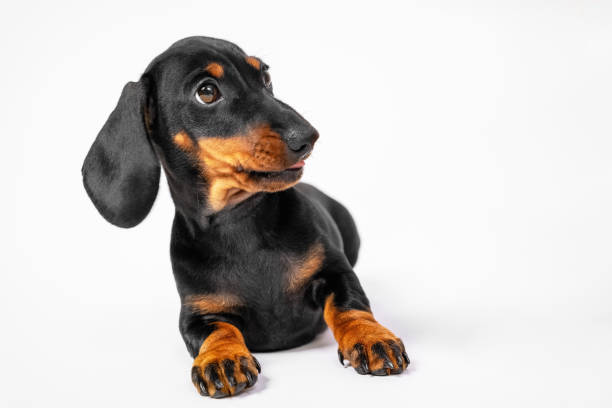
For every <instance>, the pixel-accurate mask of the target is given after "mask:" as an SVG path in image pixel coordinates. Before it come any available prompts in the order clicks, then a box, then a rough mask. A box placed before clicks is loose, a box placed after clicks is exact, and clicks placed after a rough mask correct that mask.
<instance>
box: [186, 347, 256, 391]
mask: <svg viewBox="0 0 612 408" xmlns="http://www.w3.org/2000/svg"><path fill="white" fill-rule="evenodd" d="M260 370H261V367H260V365H259V362H258V361H257V360H255V357H253V356H251V355H248V356H246V355H238V356H227V357H226V358H215V359H210V358H206V355H204V356H203V358H201V359H200V358H198V359H196V360H195V361H194V365H193V368H192V369H191V380H192V382H193V384H194V385H195V387H196V389H197V390H198V392H199V393H200V395H203V396H210V397H213V398H224V397H228V396H231V395H236V394H239V393H241V392H242V391H244V390H245V389H246V388H249V387H252V386H253V385H254V384H255V383H256V382H257V375H258V373H259V372H260Z"/></svg>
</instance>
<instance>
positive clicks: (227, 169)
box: [174, 125, 298, 211]
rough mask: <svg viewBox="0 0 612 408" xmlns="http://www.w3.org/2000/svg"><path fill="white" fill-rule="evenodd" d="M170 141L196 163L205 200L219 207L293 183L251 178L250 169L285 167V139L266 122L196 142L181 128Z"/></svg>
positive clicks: (213, 208)
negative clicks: (204, 185) (204, 184)
mask: <svg viewBox="0 0 612 408" xmlns="http://www.w3.org/2000/svg"><path fill="white" fill-rule="evenodd" d="M174 143H175V144H176V145H177V146H178V147H179V148H180V149H182V150H184V151H185V152H187V153H190V154H191V155H192V156H193V157H194V158H195V159H196V160H197V161H198V163H199V164H200V167H201V170H202V172H203V175H204V177H205V178H206V180H207V181H208V202H209V205H210V207H211V209H212V210H214V211H219V210H221V209H223V208H225V207H227V206H228V205H234V204H236V203H237V202H239V201H242V200H244V199H246V198H248V197H249V196H250V195H252V194H254V193H257V192H260V191H266V192H275V191H280V190H284V189H287V188H289V187H292V186H293V185H295V184H297V182H298V180H295V181H294V182H290V183H288V182H284V181H277V180H254V179H253V178H252V177H251V175H250V174H248V172H247V171H248V170H251V171H260V172H268V171H282V170H285V169H286V168H287V167H289V166H290V165H291V164H292V163H289V162H288V160H287V157H286V153H285V152H286V147H285V143H284V142H283V141H282V140H281V138H280V135H279V134H278V133H276V132H274V131H272V130H271V129H270V126H268V125H261V126H257V127H253V128H251V129H249V130H248V131H247V132H245V133H244V134H239V135H235V136H231V137H206V138H201V139H199V140H198V143H197V146H194V145H193V142H192V141H191V139H190V138H189V136H188V135H187V134H186V133H185V132H179V133H177V134H176V135H175V136H174Z"/></svg>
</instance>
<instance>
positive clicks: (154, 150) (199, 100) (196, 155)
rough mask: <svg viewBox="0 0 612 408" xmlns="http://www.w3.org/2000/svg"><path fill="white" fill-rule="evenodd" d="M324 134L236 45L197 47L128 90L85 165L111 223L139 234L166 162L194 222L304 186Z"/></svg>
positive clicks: (161, 63)
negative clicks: (307, 164)
mask: <svg viewBox="0 0 612 408" xmlns="http://www.w3.org/2000/svg"><path fill="white" fill-rule="evenodd" d="M317 138H318V133H317V131H316V130H315V129H314V128H313V127H312V126H311V125H310V124H309V123H308V122H307V121H306V120H305V119H304V118H303V117H302V116H300V115H299V114H298V113H297V112H296V111H294V110H293V109H292V108H291V107H290V106H288V105H286V104H284V103H283V102H281V101H279V100H278V99H276V98H275V97H274V94H273V92H272V82H271V79H270V74H269V72H268V66H267V65H266V64H265V63H264V62H263V61H261V60H260V59H259V58H256V57H252V56H248V55H247V54H245V53H244V52H243V51H242V50H241V49H240V48H239V47H237V46H236V45H234V44H232V43H230V42H227V41H223V40H218V39H213V38H207V37H190V38H186V39H184V40H181V41H179V42H177V43H175V44H174V45H172V46H171V47H170V48H169V49H168V50H167V51H165V52H164V53H163V54H161V55H160V56H158V57H157V58H155V59H154V60H153V62H151V64H150V65H149V67H148V68H147V69H146V71H145V73H144V74H143V75H142V77H141V79H140V81H138V82H130V83H128V84H127V85H126V86H125V88H124V89H123V93H122V94H121V97H120V99H119V102H118V104H117V107H116V108H115V110H114V111H113V112H112V113H111V115H110V117H109V118H108V120H107V122H106V124H105V125H104V127H103V128H102V130H101V131H100V133H99V134H98V137H97V138H96V140H95V142H94V143H93V145H92V147H91V149H90V151H89V153H88V154H87V157H86V158H85V163H84V164H83V170H82V171H83V180H84V184H85V189H86V190H87V193H88V194H89V197H90V198H91V200H92V201H93V203H94V204H95V206H96V208H97V209H98V211H100V213H101V214H102V215H103V216H104V218H106V219H107V220H108V221H109V222H111V223H113V224H115V225H118V226H121V227H132V226H134V225H136V224H138V223H139V222H140V221H142V220H143V219H144V218H145V217H146V215H147V214H148V213H149V211H150V209H151V206H152V205H153V202H154V201H155V197H156V195H157V190H158V185H159V175H160V162H161V164H162V165H163V167H164V170H165V172H166V175H167V178H168V183H169V185H170V190H171V193H172V196H173V199H174V202H175V204H176V206H177V208H178V209H179V210H181V211H182V212H184V213H186V214H187V215H189V216H199V215H202V214H210V213H214V212H217V211H220V210H222V209H224V208H227V207H228V206H232V205H235V204H236V203H238V202H240V201H242V200H244V199H246V198H248V197H249V196H250V195H252V194H255V193H258V192H275V191H280V190H283V189H287V188H289V187H291V186H293V185H295V184H296V183H297V182H298V180H299V179H300V177H301V176H302V173H303V166H304V159H305V158H306V157H308V155H310V153H311V151H312V149H313V146H314V143H315V141H316V140H317Z"/></svg>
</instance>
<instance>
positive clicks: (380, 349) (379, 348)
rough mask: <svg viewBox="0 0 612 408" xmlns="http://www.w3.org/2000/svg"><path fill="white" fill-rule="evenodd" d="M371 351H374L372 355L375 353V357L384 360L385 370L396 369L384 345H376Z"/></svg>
mask: <svg viewBox="0 0 612 408" xmlns="http://www.w3.org/2000/svg"><path fill="white" fill-rule="evenodd" d="M371 349H372V353H374V355H376V356H378V357H380V358H381V359H382V360H383V367H384V368H389V369H391V370H392V369H393V368H395V367H394V366H393V362H392V361H391V359H390V358H389V356H388V355H387V351H386V350H385V347H384V346H383V345H382V343H375V344H374V345H373V346H372V347H371Z"/></svg>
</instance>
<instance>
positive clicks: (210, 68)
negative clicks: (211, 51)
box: [205, 62, 223, 79]
mask: <svg viewBox="0 0 612 408" xmlns="http://www.w3.org/2000/svg"><path fill="white" fill-rule="evenodd" d="M205 71H206V72H208V73H209V74H210V75H212V76H214V77H215V78H217V79H219V78H221V77H222V76H223V67H222V66H221V64H219V63H218V62H211V63H210V64H208V65H207V66H206V68H205Z"/></svg>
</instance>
